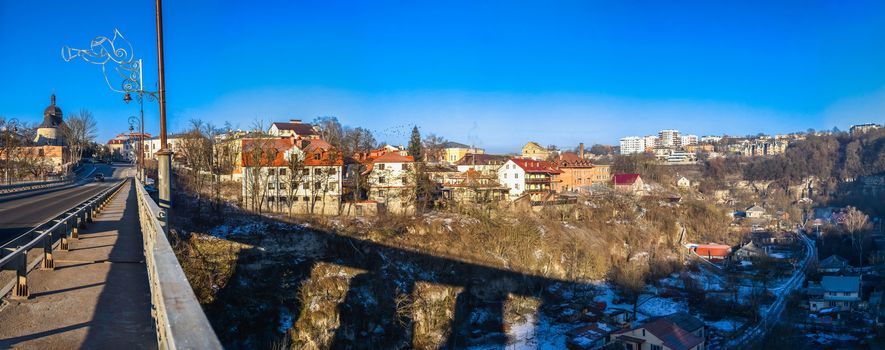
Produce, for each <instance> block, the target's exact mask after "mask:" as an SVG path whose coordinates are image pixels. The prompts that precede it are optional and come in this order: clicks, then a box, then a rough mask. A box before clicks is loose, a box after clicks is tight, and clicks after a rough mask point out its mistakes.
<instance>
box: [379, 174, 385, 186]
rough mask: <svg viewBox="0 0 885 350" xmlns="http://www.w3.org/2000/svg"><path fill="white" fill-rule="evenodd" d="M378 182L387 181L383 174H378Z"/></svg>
mask: <svg viewBox="0 0 885 350" xmlns="http://www.w3.org/2000/svg"><path fill="white" fill-rule="evenodd" d="M378 183H379V184H384V183H387V179H385V178H384V176H379V177H378Z"/></svg>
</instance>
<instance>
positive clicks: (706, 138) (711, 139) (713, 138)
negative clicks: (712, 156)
mask: <svg viewBox="0 0 885 350" xmlns="http://www.w3.org/2000/svg"><path fill="white" fill-rule="evenodd" d="M721 140H722V136H713V135H706V136H701V140H700V141H701V142H703V143H716V142H719V141H721Z"/></svg>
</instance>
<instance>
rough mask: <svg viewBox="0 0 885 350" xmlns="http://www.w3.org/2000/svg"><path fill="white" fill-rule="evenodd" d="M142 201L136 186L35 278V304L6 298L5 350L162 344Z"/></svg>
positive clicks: (0, 341) (0, 320) (0, 334)
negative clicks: (146, 257) (153, 311)
mask: <svg viewBox="0 0 885 350" xmlns="http://www.w3.org/2000/svg"><path fill="white" fill-rule="evenodd" d="M136 200H137V199H136V193H135V188H134V187H132V184H131V181H130V182H129V184H126V185H124V188H123V189H122V190H121V191H120V193H119V194H117V196H116V197H114V198H113V200H112V201H111V202H110V203H109V205H108V206H107V207H106V208H105V209H104V211H103V212H102V213H101V215H99V216H98V217H96V219H95V222H94V223H91V224H89V225H88V226H87V227H86V228H85V229H82V230H81V233H80V239H79V240H72V241H71V245H70V248H71V249H70V250H69V251H67V252H63V251H56V252H55V254H54V255H55V266H56V268H55V270H54V271H45V270H34V271H32V272H31V273H30V274H29V275H28V282H29V286H30V289H31V297H30V299H28V300H23V301H16V300H4V301H3V305H2V306H0V349H5V348H16V349H73V348H86V349H95V348H102V349H104V348H110V349H125V348H129V349H153V348H156V347H157V340H156V333H155V331H154V321H153V319H152V317H151V303H150V301H151V300H150V288H149V285H148V277H147V270H146V267H145V263H144V253H143V251H142V238H141V230H140V226H139V223H138V204H137V202H136ZM72 204H73V203H72Z"/></svg>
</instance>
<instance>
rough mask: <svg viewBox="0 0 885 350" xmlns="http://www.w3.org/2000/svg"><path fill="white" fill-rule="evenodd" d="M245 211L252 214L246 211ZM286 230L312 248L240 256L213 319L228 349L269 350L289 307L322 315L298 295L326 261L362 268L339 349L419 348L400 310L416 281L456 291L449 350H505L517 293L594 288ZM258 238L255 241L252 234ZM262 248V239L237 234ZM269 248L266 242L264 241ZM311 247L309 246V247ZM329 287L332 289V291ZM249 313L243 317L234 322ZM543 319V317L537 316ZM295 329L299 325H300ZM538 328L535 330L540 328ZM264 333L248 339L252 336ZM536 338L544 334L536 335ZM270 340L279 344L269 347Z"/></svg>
mask: <svg viewBox="0 0 885 350" xmlns="http://www.w3.org/2000/svg"><path fill="white" fill-rule="evenodd" d="M244 215H247V214H244ZM296 231H297V232H288V233H279V234H278V235H279V236H281V237H286V238H285V239H282V240H280V239H277V240H275V241H274V242H276V243H279V244H280V245H293V246H294V245H309V246H314V248H313V249H309V250H308V251H292V250H285V249H281V248H283V247H270V246H266V245H265V246H262V244H261V243H259V244H256V245H255V246H254V247H253V248H250V249H244V250H241V251H239V253H238V255H237V259H236V260H237V261H236V268H235V270H234V273H233V275H232V276H231V278H230V279H229V280H228V283H227V284H226V285H225V287H223V288H222V289H221V290H219V291H218V293H217V299H216V301H215V302H214V303H212V304H210V305H207V306H206V311H207V314H208V316H209V318H210V320H211V321H212V323H213V327H215V329H216V332H217V333H218V334H219V336H220V337H221V339H222V342H223V343H224V344H225V346H226V347H229V348H265V347H276V346H271V345H268V344H267V343H268V342H269V341H268V339H272V338H273V334H276V336H277V337H280V335H279V334H280V331H282V330H283V329H278V328H279V327H280V326H279V325H280V323H282V324H284V325H283V327H286V326H287V325H286V321H285V320H284V319H285V318H286V316H283V315H281V313H280V312H279V311H278V309H285V310H288V314H289V315H291V317H293V318H294V320H297V319H299V318H305V317H308V318H309V317H312V313H316V312H322V311H320V310H316V309H315V308H312V307H311V306H310V305H307V306H306V305H302V303H303V302H304V301H305V299H304V298H302V297H299V290H300V289H301V288H303V287H304V285H305V283H307V282H308V280H309V279H310V278H311V272H312V271H313V270H314V269H315V268H316V267H317V266H318V265H320V264H332V265H337V266H345V267H348V268H352V269H356V270H358V271H359V272H357V273H356V274H355V275H354V276H353V277H352V278H350V281H349V285H348V286H347V287H346V288H347V291H346V294H345V296H344V298H343V301H340V302H339V303H338V306H337V312H338V315H339V321H340V323H339V325H338V327H337V328H336V329H335V330H334V336H333V337H332V340H331V348H333V349H390V348H412V347H413V343H412V341H413V338H412V336H413V334H414V329H413V327H414V326H415V323H414V322H410V321H412V320H411V316H410V315H408V314H407V315H403V313H401V312H400V313H398V312H397V310H398V307H399V306H400V305H401V300H400V299H398V298H401V296H402V295H411V294H412V293H413V292H414V291H415V288H416V285H417V284H420V283H428V284H432V285H444V286H447V287H455V289H457V290H458V291H459V292H458V293H457V297H456V298H455V302H454V307H453V310H451V311H452V312H453V313H454V315H453V317H450V319H451V321H450V324H449V325H448V329H449V331H448V332H447V339H445V341H444V342H443V344H442V348H445V349H461V348H465V347H468V346H472V345H481V346H482V348H483V349H494V348H501V349H503V348H505V347H506V346H507V337H506V335H505V333H506V332H505V324H506V322H505V320H504V313H505V306H506V305H507V302H508V299H509V298H510V297H511V296H523V297H530V298H534V299H536V300H538V301H539V302H540V306H539V307H538V310H541V309H542V308H544V307H545V305H546V306H551V305H557V304H560V303H562V302H564V301H566V300H563V299H562V296H561V295H560V293H552V292H551V291H552V290H563V289H568V288H572V289H575V290H578V289H582V288H583V289H588V288H592V287H591V286H590V285H588V284H584V283H576V282H571V281H564V280H560V279H554V278H547V277H542V276H536V275H532V274H528V273H521V272H517V271H512V270H508V269H503V268H498V267H494V266H487V265H485V264H483V263H479V262H468V261H463V260H461V259H456V258H450V257H444V256H437V255H434V254H432V253H428V252H420V251H416V250H409V249H404V248H399V247H391V246H386V245H383V244H379V243H376V242H372V241H368V240H362V239H357V238H353V237H349V236H343V235H339V234H336V233H335V232H325V231H318V230H313V229H297V230H296ZM250 237H251V238H250ZM229 239H231V240H233V241H239V242H242V243H246V244H250V245H251V244H255V243H256V242H255V241H254V239H255V237H254V236H249V237H237V236H234V237H230V238H229ZM265 242H266V241H265ZM305 242H309V243H305ZM330 288H331V287H330ZM234 314H238V315H241V316H239V317H235V316H232V315H234ZM535 319H536V320H537V318H535ZM289 324H298V322H297V321H295V322H289ZM536 329H537V327H536ZM250 333H251V334H253V335H255V334H258V335H255V338H252V339H248V340H247V339H246V338H247V336H244V335H245V334H250ZM535 339H537V336H535ZM270 342H272V340H271V341H270Z"/></svg>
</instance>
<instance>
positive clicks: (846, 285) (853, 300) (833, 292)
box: [808, 276, 861, 312]
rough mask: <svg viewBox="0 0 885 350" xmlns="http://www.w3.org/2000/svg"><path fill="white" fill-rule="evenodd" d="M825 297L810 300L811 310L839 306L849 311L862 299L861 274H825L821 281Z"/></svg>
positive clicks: (840, 308)
mask: <svg viewBox="0 0 885 350" xmlns="http://www.w3.org/2000/svg"><path fill="white" fill-rule="evenodd" d="M820 286H821V289H823V298H819V299H810V300H809V301H808V305H809V308H810V309H811V311H814V312H817V311H820V310H823V309H827V308H835V307H838V308H839V310H840V311H847V310H851V309H854V308H855V307H857V304H858V303H859V302H860V301H861V295H860V277H859V276H824V277H823V279H822V280H821V282H820Z"/></svg>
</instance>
